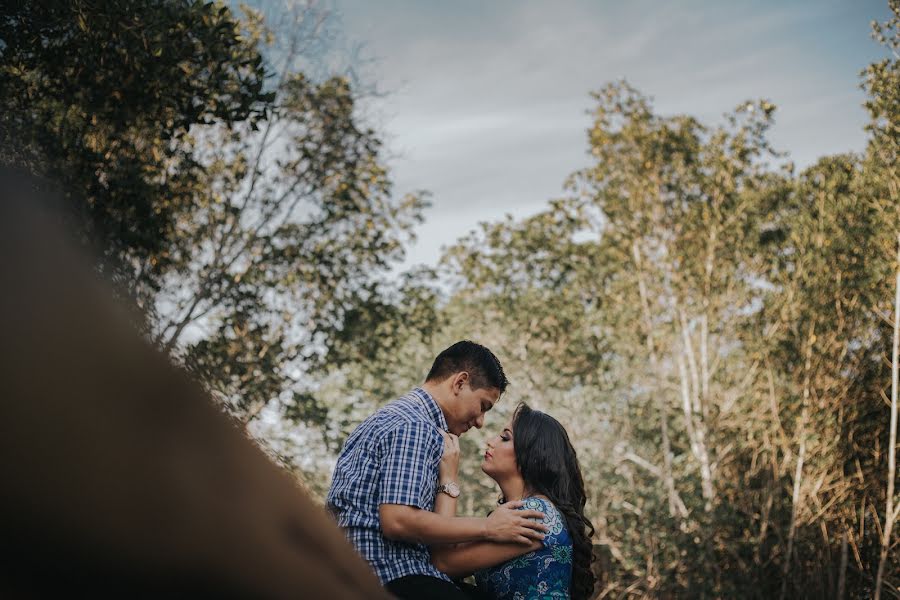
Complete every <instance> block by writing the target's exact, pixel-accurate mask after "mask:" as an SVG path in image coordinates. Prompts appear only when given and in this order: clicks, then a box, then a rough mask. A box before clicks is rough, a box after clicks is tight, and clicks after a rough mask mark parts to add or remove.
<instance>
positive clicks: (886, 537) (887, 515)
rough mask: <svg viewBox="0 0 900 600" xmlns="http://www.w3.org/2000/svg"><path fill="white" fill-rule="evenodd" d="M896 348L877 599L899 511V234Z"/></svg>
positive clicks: (895, 312) (877, 599) (895, 323)
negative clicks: (896, 500)
mask: <svg viewBox="0 0 900 600" xmlns="http://www.w3.org/2000/svg"><path fill="white" fill-rule="evenodd" d="M894 288H895V296H894V348H893V352H892V356H891V425H890V438H889V442H888V474H887V475H888V477H887V506H886V507H885V511H884V533H883V534H882V538H881V557H880V558H879V559H878V574H877V575H876V576H875V600H880V598H881V586H882V583H883V581H884V570H885V566H886V564H887V559H888V550H889V549H890V547H891V532H892V531H893V529H894V521H895V520H896V518H897V513H896V512H895V511H894V478H895V476H896V472H897V386H898V360H900V357H898V353H900V236H897V281H896V284H895V286H894Z"/></svg>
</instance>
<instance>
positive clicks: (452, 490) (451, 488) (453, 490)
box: [435, 481, 459, 498]
mask: <svg viewBox="0 0 900 600" xmlns="http://www.w3.org/2000/svg"><path fill="white" fill-rule="evenodd" d="M441 492H444V493H445V494H447V495H448V496H450V497H451V498H456V497H458V496H459V486H458V485H456V482H455V481H448V482H447V483H442V484H441V485H439V486H437V490H435V493H438V494H440V493H441Z"/></svg>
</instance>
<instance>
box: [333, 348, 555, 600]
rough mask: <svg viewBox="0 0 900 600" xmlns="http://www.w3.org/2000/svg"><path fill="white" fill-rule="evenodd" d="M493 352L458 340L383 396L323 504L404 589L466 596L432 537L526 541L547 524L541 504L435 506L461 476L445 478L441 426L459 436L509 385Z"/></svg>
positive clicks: (455, 491) (378, 568) (393, 586)
mask: <svg viewBox="0 0 900 600" xmlns="http://www.w3.org/2000/svg"><path fill="white" fill-rule="evenodd" d="M507 383H508V382H507V380H506V375H505V374H504V373H503V367H502V366H501V365H500V361H498V360H497V357H496V356H494V354H493V353H492V352H491V351H490V350H488V349H487V348H485V347H484V346H482V345H480V344H476V343H474V342H470V341H461V342H457V343H455V344H453V345H452V346H450V347H449V348H447V349H446V350H444V351H443V352H441V353H440V354H439V355H438V357H437V358H436V359H435V361H434V365H433V366H432V367H431V371H430V372H429V373H428V377H426V379H425V383H424V384H423V385H422V387H419V388H416V389H414V390H412V391H411V392H410V393H408V394H407V395H405V396H403V397H402V398H399V399H397V400H394V401H393V402H391V403H389V404H387V405H386V406H384V407H383V408H381V409H380V410H378V411H377V412H376V413H375V414H374V415H372V416H371V417H369V418H368V419H366V420H365V421H364V422H363V423H362V424H361V425H360V426H359V427H357V429H356V430H355V431H354V432H353V433H352V434H351V435H350V437H349V438H348V439H347V442H346V444H345V445H344V448H343V450H342V451H341V454H340V457H339V458H338V462H337V465H336V466H335V470H334V478H333V480H332V484H331V489H330V490H329V491H328V498H327V500H326V503H327V505H328V508H329V510H330V511H331V512H332V514H333V515H334V516H335V518H336V519H337V522H338V525H340V526H341V527H342V528H343V529H344V530H345V532H346V533H347V537H348V538H349V539H350V541H351V542H352V543H353V545H354V546H355V547H356V549H357V550H358V551H359V553H360V554H361V555H362V556H363V558H365V559H366V560H367V561H368V562H369V564H370V565H371V566H372V568H373V570H374V571H375V573H376V575H378V577H379V579H380V580H381V582H382V583H383V584H384V585H385V587H387V589H388V590H389V591H391V592H392V593H393V594H394V595H396V596H397V597H399V598H429V600H440V599H444V598H447V599H451V598H465V597H466V596H465V595H463V593H462V592H461V591H460V590H459V589H458V588H457V587H456V586H455V585H453V583H452V582H451V581H450V579H449V578H448V577H447V576H446V575H444V574H443V573H441V572H440V571H438V570H437V569H436V568H435V567H434V566H433V565H432V564H431V557H430V554H429V551H428V546H429V545H433V544H452V543H458V542H470V541H485V540H487V541H493V542H517V543H530V542H531V540H540V539H543V532H544V531H546V527H545V526H544V525H543V524H541V523H538V522H537V521H535V520H533V519H537V518H541V517H543V516H544V515H543V514H542V513H540V512H538V511H530V510H515V509H516V508H518V505H519V503H509V505H504V506H503V507H501V508H498V509H497V510H495V511H494V512H493V513H491V515H490V516H489V517H487V518H478V517H446V516H441V515H437V514H435V513H433V512H432V510H433V508H434V500H435V494H436V493H445V494H448V495H450V496H453V497H456V496H458V495H459V486H458V485H457V483H456V482H455V481H439V480H438V466H439V462H440V460H441V455H442V453H443V447H444V437H443V434H442V432H448V433H449V434H452V435H456V436H458V435H462V434H464V433H465V432H466V431H468V430H469V429H471V428H472V427H477V428H481V426H482V425H484V415H485V413H487V411H489V410H491V408H493V406H494V404H496V403H497V401H498V400H499V399H500V395H501V394H502V393H503V391H504V390H505V389H506V385H507Z"/></svg>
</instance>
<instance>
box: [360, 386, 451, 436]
mask: <svg viewBox="0 0 900 600" xmlns="http://www.w3.org/2000/svg"><path fill="white" fill-rule="evenodd" d="M366 421H367V423H368V426H369V427H370V428H371V429H372V430H373V432H374V431H377V432H378V433H379V434H387V433H392V432H394V431H396V430H398V429H406V430H410V431H423V432H431V431H432V430H433V431H434V434H435V435H438V436H439V435H440V433H439V432H438V430H437V427H435V425H434V423H432V422H431V421H430V420H429V418H428V415H427V414H426V413H425V411H424V410H423V407H422V405H421V403H420V402H419V400H417V398H416V397H415V395H414V394H413V392H410V393H409V394H406V395H405V396H400V397H399V398H396V399H394V400H391V401H390V402H388V403H387V404H385V405H384V406H382V407H381V408H379V409H378V410H376V411H375V412H374V413H373V414H372V416H371V417H369V418H368V419H366Z"/></svg>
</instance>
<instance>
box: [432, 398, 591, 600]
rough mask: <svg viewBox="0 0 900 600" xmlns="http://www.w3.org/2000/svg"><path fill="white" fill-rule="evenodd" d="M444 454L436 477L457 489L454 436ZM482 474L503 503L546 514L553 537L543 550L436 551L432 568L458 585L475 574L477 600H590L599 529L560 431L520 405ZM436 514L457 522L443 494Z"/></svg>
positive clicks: (475, 545) (472, 547)
mask: <svg viewBox="0 0 900 600" xmlns="http://www.w3.org/2000/svg"><path fill="white" fill-rule="evenodd" d="M445 447H446V451H445V456H444V458H443V459H442V462H441V465H440V474H439V475H440V478H441V481H442V482H446V481H454V480H455V479H456V473H457V467H458V462H459V445H458V441H457V440H456V438H455V436H449V435H448V436H447V438H446V440H445ZM481 470H482V471H484V472H485V473H486V474H487V475H488V476H490V477H491V478H492V479H494V480H495V481H496V482H497V483H498V484H499V485H500V490H501V493H502V495H501V500H500V501H501V503H502V502H506V501H521V504H522V506H521V508H528V509H537V510H540V511H543V512H544V514H545V515H546V516H545V518H544V523H545V524H546V525H548V526H549V531H548V532H547V535H546V537H545V538H544V540H543V542H534V541H530V542H528V543H524V542H525V541H526V540H524V538H523V543H520V544H495V543H491V542H470V543H466V544H455V545H451V546H442V547H433V548H432V553H431V554H432V562H433V563H434V565H435V566H436V567H437V568H438V569H440V570H441V571H443V572H444V573H447V574H448V575H450V577H452V578H454V579H456V578H462V577H465V576H468V575H470V574H473V573H474V575H475V581H476V583H477V584H478V589H477V594H478V597H483V598H496V599H498V600H504V599H506V598H509V599H513V598H572V599H573V600H584V599H587V598H589V597H590V595H591V593H592V592H593V587H594V575H593V573H592V572H591V569H590V565H591V540H590V538H591V535H592V534H593V532H594V528H593V526H592V525H591V522H590V521H589V520H588V519H587V518H586V517H585V516H584V504H585V501H586V497H585V493H584V481H583V479H582V477H581V468H580V467H579V465H578V459H577V457H576V456H575V449H574V448H573V447H572V444H571V442H570V441H569V436H568V434H566V430H565V429H564V428H563V426H562V425H560V424H559V422H558V421H557V420H556V419H554V418H553V417H551V416H550V415H547V414H545V413H542V412H540V411H537V410H532V409H531V408H529V407H528V406H527V405H526V404H524V403H522V404H519V406H518V407H517V408H516V411H515V413H514V414H513V418H512V421H511V422H510V423H509V424H507V426H506V427H504V429H503V431H501V432H500V434H499V435H498V436H496V437H494V438H493V439H491V440H490V441H488V444H487V451H486V452H485V453H484V462H482V465H481ZM435 511H436V512H439V513H441V514H446V515H455V513H456V499H455V498H451V497H449V496H448V495H447V494H438V498H437V499H436V501H435Z"/></svg>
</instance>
